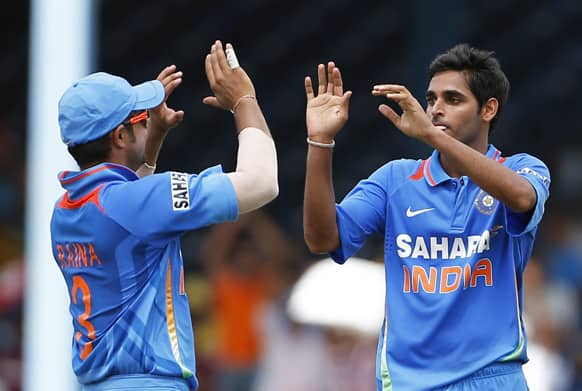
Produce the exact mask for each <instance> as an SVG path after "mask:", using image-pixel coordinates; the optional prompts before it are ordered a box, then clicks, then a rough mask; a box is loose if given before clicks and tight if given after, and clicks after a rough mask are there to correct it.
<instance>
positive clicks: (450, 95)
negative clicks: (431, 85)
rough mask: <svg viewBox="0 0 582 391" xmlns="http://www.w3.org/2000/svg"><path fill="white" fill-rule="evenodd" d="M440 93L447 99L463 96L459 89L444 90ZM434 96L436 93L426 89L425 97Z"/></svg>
mask: <svg viewBox="0 0 582 391" xmlns="http://www.w3.org/2000/svg"><path fill="white" fill-rule="evenodd" d="M442 95H444V97H445V98H447V99H451V98H464V97H465V94H463V93H462V92H461V91H459V90H444V91H443V92H442ZM434 97H436V93H435V92H434V91H433V90H428V91H426V99H429V98H434Z"/></svg>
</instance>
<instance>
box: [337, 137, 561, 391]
mask: <svg viewBox="0 0 582 391" xmlns="http://www.w3.org/2000/svg"><path fill="white" fill-rule="evenodd" d="M487 157H489V158H491V159H494V160H496V161H498V162H499V163H500V164H503V165H505V166H506V167H508V168H510V169H511V170H513V171H515V172H517V173H518V174H519V175H521V176H522V177H524V178H525V179H526V180H528V181H529V183H530V184H531V185H532V186H533V188H534V189H535V191H536V193H537V203H536V205H535V207H534V209H533V210H532V211H531V212H530V213H525V214H519V213H514V212H512V211H511V210H510V209H509V208H507V207H506V206H505V205H503V204H501V203H500V202H499V201H498V200H496V199H495V198H493V197H492V196H490V195H489V194H487V193H486V192H485V191H483V190H482V189H480V188H479V187H478V186H477V185H476V184H475V183H474V182H473V181H472V180H471V178H469V177H466V176H464V177H461V178H451V177H449V176H448V175H447V174H446V173H445V171H444V170H443V168H442V166H441V164H440V162H439V152H438V151H435V152H434V153H433V154H432V156H431V157H430V158H428V159H426V160H422V161H417V160H405V159H402V160H397V161H392V162H390V163H388V164H386V165H384V166H382V167H381V168H379V169H378V170H377V171H376V172H374V173H373V174H372V175H371V176H370V177H369V178H368V179H366V180H363V181H361V182H360V183H358V185H357V186H356V187H355V188H354V189H353V190H352V191H351V192H350V193H349V194H348V195H347V196H346V197H345V198H344V200H343V201H342V202H341V203H340V204H338V205H337V206H336V211H337V224H338V228H339V233H340V239H341V247H340V248H338V249H337V250H336V251H335V252H333V253H332V254H331V256H332V258H333V259H334V260H335V261H336V262H338V263H343V262H345V260H346V259H348V258H349V257H350V256H351V255H353V254H354V253H355V252H356V251H357V250H358V249H359V248H360V247H361V246H362V245H363V244H364V241H365V240H366V238H367V237H368V236H369V235H371V234H375V233H379V234H383V235H384V238H385V239H384V259H385V272H386V308H385V311H386V317H385V319H384V324H383V326H382V330H381V333H380V338H379V343H378V354H377V360H376V375H377V380H378V384H379V386H378V387H379V390H392V389H394V390H398V391H400V390H429V389H433V388H435V387H439V386H444V385H447V384H450V383H453V382H455V381H457V380H459V379H461V378H463V377H466V376H468V375H470V374H471V373H474V372H475V371H477V370H479V369H481V368H483V367H485V366H487V365H489V364H492V363H495V362H504V361H516V362H525V361H527V353H526V334H525V329H524V327H523V322H522V284H523V279H522V276H523V271H524V268H525V266H526V264H527V261H528V258H529V256H530V254H531V250H532V246H533V241H534V237H535V233H536V230H537V226H538V224H539V222H540V220H541V218H542V215H543V212H544V203H545V202H546V200H547V198H548V196H549V184H550V179H549V178H550V175H549V171H548V168H547V167H546V165H545V164H544V163H543V162H541V161H540V160H539V159H537V158H535V157H533V156H530V155H527V154H518V155H514V156H511V157H507V158H505V157H502V156H501V153H500V151H499V150H498V149H497V148H495V147H494V146H492V145H490V146H489V148H488V151H487Z"/></svg>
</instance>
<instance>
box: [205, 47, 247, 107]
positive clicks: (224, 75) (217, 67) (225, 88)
mask: <svg viewBox="0 0 582 391" xmlns="http://www.w3.org/2000/svg"><path fill="white" fill-rule="evenodd" d="M227 47H232V46H231V45H230V44H227ZM204 66H205V69H206V77H207V78H208V83H209V84H210V89H211V90H212V92H213V93H214V96H207V97H206V98H204V99H203V100H202V102H204V103H205V104H207V105H210V106H213V107H217V108H219V109H224V110H232V109H233V108H234V106H235V104H237V102H238V101H239V99H240V98H241V97H243V96H252V97H253V98H254V97H255V96H256V94H255V87H254V86H253V82H252V81H251V79H250V78H249V76H248V75H247V74H246V72H245V71H244V69H242V68H241V67H237V68H235V69H232V68H231V67H230V65H228V62H227V60H226V55H225V53H224V50H223V48H222V43H221V42H220V41H216V42H215V43H214V44H213V45H212V47H211V49H210V53H209V54H207V55H206V60H205V63H204Z"/></svg>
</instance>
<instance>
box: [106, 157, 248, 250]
mask: <svg viewBox="0 0 582 391" xmlns="http://www.w3.org/2000/svg"><path fill="white" fill-rule="evenodd" d="M100 201H101V205H102V206H103V209H104V212H105V214H106V215H108V216H109V217H110V218H112V219H113V220H115V221H116V222H117V223H118V224H120V225H121V226H122V227H124V228H125V229H127V230H128V231H129V232H131V233H132V234H133V235H135V236H137V237H140V238H142V239H161V238H169V237H174V236H177V235H180V234H182V233H184V232H186V231H189V230H192V229H196V228H201V227H205V226H208V225H211V224H215V223H220V222H224V221H233V220H235V219H236V218H237V217H238V201H237V197H236V193H235V191H234V188H233V186H232V183H231V181H230V179H229V178H228V176H227V175H226V174H224V173H223V172H222V168H221V167H220V166H214V167H211V168H208V169H206V170H204V171H202V172H201V173H200V174H198V175H196V174H187V173H178V172H166V173H161V174H155V175H150V176H147V177H144V178H142V179H139V180H136V181H131V182H118V183H112V184H110V185H108V186H106V187H105V188H104V189H103V190H102V192H101V195H100Z"/></svg>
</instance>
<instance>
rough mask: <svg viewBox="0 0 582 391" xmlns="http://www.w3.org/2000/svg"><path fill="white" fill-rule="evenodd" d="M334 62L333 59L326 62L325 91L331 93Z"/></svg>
mask: <svg viewBox="0 0 582 391" xmlns="http://www.w3.org/2000/svg"><path fill="white" fill-rule="evenodd" d="M334 69H335V63H334V62H333V61H329V62H328V63H327V88H326V91H327V92H329V93H330V94H331V93H333V87H334V82H333V77H334V76H333V75H334Z"/></svg>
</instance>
